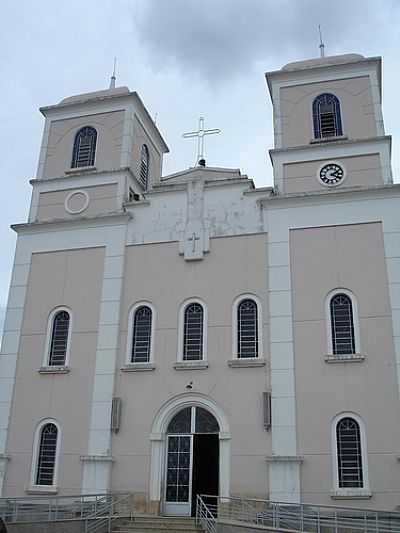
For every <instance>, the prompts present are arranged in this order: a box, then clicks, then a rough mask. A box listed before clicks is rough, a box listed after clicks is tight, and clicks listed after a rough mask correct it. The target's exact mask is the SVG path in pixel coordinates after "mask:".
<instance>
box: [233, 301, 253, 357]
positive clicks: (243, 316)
mask: <svg viewBox="0 0 400 533" xmlns="http://www.w3.org/2000/svg"><path fill="white" fill-rule="evenodd" d="M237 356H238V357H239V358H246V357H258V319H257V304H256V302H255V301H254V300H250V299H246V300H243V301H241V302H240V304H239V305H238V307H237Z"/></svg>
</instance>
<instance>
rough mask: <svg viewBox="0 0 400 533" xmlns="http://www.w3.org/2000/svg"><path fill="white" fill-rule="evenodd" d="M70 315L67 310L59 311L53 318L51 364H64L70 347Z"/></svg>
mask: <svg viewBox="0 0 400 533" xmlns="http://www.w3.org/2000/svg"><path fill="white" fill-rule="evenodd" d="M69 323H70V317H69V313H68V312H67V311H65V310H62V311H58V312H57V313H56V314H55V315H54V318H53V324H52V329H51V340H50V352H49V366H64V365H65V363H66V356H67V348H68V333H69Z"/></svg>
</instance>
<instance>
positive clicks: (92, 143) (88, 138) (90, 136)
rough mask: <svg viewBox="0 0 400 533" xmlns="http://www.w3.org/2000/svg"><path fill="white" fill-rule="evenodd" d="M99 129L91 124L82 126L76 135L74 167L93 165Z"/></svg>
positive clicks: (72, 165)
mask: <svg viewBox="0 0 400 533" xmlns="http://www.w3.org/2000/svg"><path fill="white" fill-rule="evenodd" d="M96 142H97V131H96V130H95V129H94V128H92V127H91V126H85V127H84V128H81V129H80V130H79V131H78V133H77V134H76V135H75V141H74V149H73V152H72V163H71V167H72V168H77V167H91V166H93V165H94V158H95V154H96Z"/></svg>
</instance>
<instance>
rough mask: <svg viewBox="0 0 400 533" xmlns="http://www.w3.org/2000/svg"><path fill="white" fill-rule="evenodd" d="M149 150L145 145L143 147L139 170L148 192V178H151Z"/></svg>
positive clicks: (140, 177)
mask: <svg viewBox="0 0 400 533" xmlns="http://www.w3.org/2000/svg"><path fill="white" fill-rule="evenodd" d="M149 160H150V156H149V149H148V148H147V146H146V145H145V144H143V145H142V149H141V151H140V170H139V179H140V181H141V183H142V185H143V187H144V189H145V190H147V184H148V178H149Z"/></svg>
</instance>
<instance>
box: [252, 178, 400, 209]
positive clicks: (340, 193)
mask: <svg viewBox="0 0 400 533" xmlns="http://www.w3.org/2000/svg"><path fill="white" fill-rule="evenodd" d="M378 196H379V197H382V196H383V197H385V196H386V197H388V198H393V197H398V196H400V183H394V184H387V185H376V186H370V187H362V186H360V187H346V188H342V189H340V190H337V189H330V190H323V191H313V192H304V193H290V194H277V195H271V196H265V197H264V198H259V199H258V200H257V203H261V204H263V205H265V206H266V207H267V204H269V205H268V207H269V208H273V204H275V205H276V207H278V206H279V207H292V206H293V204H296V205H301V204H302V203H304V202H315V201H317V202H318V203H325V202H326V203H329V202H332V201H333V200H334V199H335V200H340V201H342V200H346V201H349V202H351V201H357V200H358V199H361V198H363V199H364V198H366V199H375V198H377V197H378ZM282 204H284V205H283V206H282Z"/></svg>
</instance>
